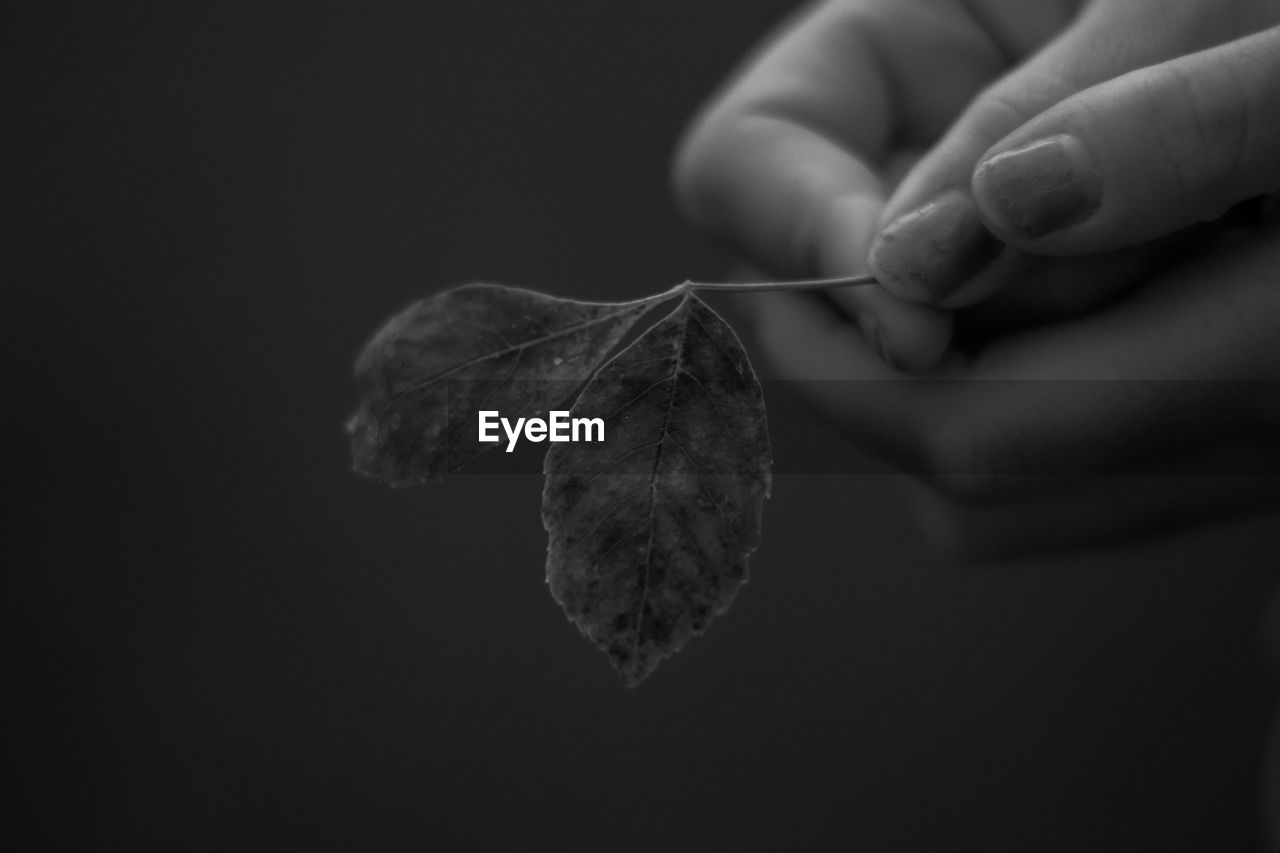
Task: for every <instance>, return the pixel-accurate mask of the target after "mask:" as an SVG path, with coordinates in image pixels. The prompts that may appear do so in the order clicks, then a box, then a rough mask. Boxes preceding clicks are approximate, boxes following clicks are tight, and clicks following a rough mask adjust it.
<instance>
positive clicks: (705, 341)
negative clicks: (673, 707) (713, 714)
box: [542, 295, 771, 686]
mask: <svg viewBox="0 0 1280 853" xmlns="http://www.w3.org/2000/svg"><path fill="white" fill-rule="evenodd" d="M570 416H571V417H603V418H604V419H605V441H604V442H602V443H596V444H586V443H577V444H568V443H566V444H555V445H552V448H551V450H550V452H549V453H548V454H547V459H546V466H545V471H546V485H545V489H544V491H543V497H542V521H543V526H544V527H546V529H547V532H548V534H549V545H548V549H547V582H548V583H549V584H550V586H551V594H552V596H553V597H554V598H555V599H556V601H558V602H559V603H560V604H561V606H563V607H564V609H565V612H566V614H567V615H568V616H569V618H570V619H572V620H573V622H574V623H575V624H577V626H578V628H579V629H581V631H582V632H583V634H585V635H586V636H587V637H588V638H589V639H590V640H591V641H592V642H594V643H595V644H596V645H597V646H599V647H600V648H601V649H602V650H604V651H605V652H606V653H607V654H608V655H609V659H610V661H611V662H612V664H613V666H614V668H615V669H617V670H618V673H619V674H620V675H621V676H622V680H623V682H624V683H625V684H626V685H627V686H634V685H636V684H638V683H639V682H640V681H642V680H643V679H644V678H645V677H646V676H648V675H649V673H651V672H652V671H653V669H654V668H655V667H656V666H657V665H658V664H659V663H660V662H661V660H662V659H663V658H664V657H667V656H668V655H671V654H674V653H675V652H677V651H679V650H680V648H681V647H683V646H684V644H685V643H686V642H687V641H688V639H689V637H690V636H692V635H694V634H700V633H701V632H702V631H703V630H704V629H705V628H706V627H707V624H708V623H709V622H710V621H711V619H713V618H714V617H716V616H718V615H719V614H721V613H723V612H725V610H727V609H728V607H729V605H730V604H731V603H732V602H733V599H734V596H735V595H736V594H737V591H738V588H739V587H740V586H741V585H742V584H743V583H745V582H746V580H747V557H748V555H750V554H751V552H752V551H754V550H755V549H756V546H757V545H758V544H759V541H760V516H761V512H762V510H763V507H764V501H765V498H767V497H768V495H769V482H770V475H769V467H770V464H771V456H770V450H769V436H768V429H767V423H766V419H765V410H764V398H763V395H762V393H761V390H760V383H759V382H758V381H757V380H756V377H755V373H754V372H753V371H752V369H751V365H750V363H749V362H748V361H747V356H746V353H745V352H743V349H742V346H741V344H739V342H738V339H737V337H736V336H735V335H734V333H733V330H732V329H730V328H729V326H728V325H727V324H726V323H725V322H724V321H723V320H722V319H720V317H719V316H717V315H716V314H715V312H714V311H712V310H711V309H710V308H709V307H708V306H707V305H706V303H704V302H703V301H702V300H700V299H698V298H697V297H695V296H692V295H686V296H685V298H684V299H683V301H682V302H681V303H680V305H679V306H678V307H677V308H676V309H675V310H674V311H673V312H672V313H671V314H670V315H669V316H667V317H666V318H665V319H663V320H661V321H660V322H658V323H657V324H655V325H654V326H653V328H651V329H649V330H648V331H647V332H646V333H645V334H644V335H642V336H641V337H640V338H638V339H637V340H636V341H635V342H634V343H633V344H632V345H631V346H629V347H628V348H626V349H625V350H623V351H622V352H621V353H619V354H618V355H617V356H615V357H614V358H613V359H612V360H611V361H610V362H609V363H608V364H606V365H605V366H604V367H603V368H601V370H600V372H599V373H598V374H597V375H596V376H595V377H594V378H593V379H592V380H591V382H590V383H589V384H588V385H587V387H586V388H585V389H583V392H582V394H581V396H579V398H578V400H577V402H576V403H575V404H574V406H573V410H572V413H571V415H570Z"/></svg>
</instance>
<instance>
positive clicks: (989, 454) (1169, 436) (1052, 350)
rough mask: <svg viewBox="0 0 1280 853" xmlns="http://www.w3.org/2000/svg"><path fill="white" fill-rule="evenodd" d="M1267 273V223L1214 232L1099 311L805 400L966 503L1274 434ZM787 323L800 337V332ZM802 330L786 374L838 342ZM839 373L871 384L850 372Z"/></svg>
mask: <svg viewBox="0 0 1280 853" xmlns="http://www.w3.org/2000/svg"><path fill="white" fill-rule="evenodd" d="M1277 268H1280V227H1276V226H1274V225H1273V226H1272V227H1270V228H1267V229H1263V230H1262V231H1260V232H1258V233H1256V234H1250V235H1248V236H1247V237H1242V236H1240V235H1238V234H1236V235H1229V236H1228V237H1226V238H1224V239H1222V240H1221V241H1220V242H1219V243H1218V244H1217V245H1215V246H1214V247H1212V248H1210V249H1207V250H1206V251H1205V252H1204V253H1203V254H1202V255H1200V256H1198V257H1197V261H1196V262H1195V263H1188V264H1184V265H1181V266H1179V267H1178V268H1177V270H1176V271H1171V272H1169V273H1167V274H1165V275H1164V276H1162V277H1161V278H1160V279H1159V280H1158V281H1154V282H1151V283H1150V284H1149V285H1148V286H1147V287H1145V288H1144V289H1143V290H1142V291H1140V292H1139V293H1137V294H1134V295H1133V296H1131V297H1130V298H1128V299H1126V300H1124V301H1123V302H1121V303H1119V304H1117V305H1114V306H1112V307H1111V308H1109V309H1107V310H1106V311H1102V312H1099V313H1096V314H1093V315H1090V316H1088V317H1085V318H1081V319H1078V320H1076V321H1074V322H1071V323H1063V324H1056V325H1052V326H1046V327H1044V328H1041V329H1036V330H1032V331H1029V332H1025V333H1023V334H1020V335H1014V336H1011V337H1009V338H1005V339H1001V340H1000V341H999V342H996V343H993V344H992V345H990V346H988V347H987V348H986V349H984V350H982V351H981V352H980V353H979V354H978V355H977V356H976V358H975V359H974V361H973V362H972V363H970V364H968V365H967V366H964V367H963V370H956V371H952V372H950V373H939V374H938V375H935V376H934V377H931V378H930V379H927V380H923V379H922V380H919V381H916V382H890V383H874V382H866V381H860V382H857V383H848V382H846V383H843V385H841V383H826V385H824V386H819V387H818V388H816V389H813V390H811V392H810V393H811V399H812V400H813V401H814V403H815V405H817V406H818V407H819V408H820V409H821V410H822V411H824V412H825V413H826V414H827V416H828V417H830V418H832V419H833V420H834V421H836V422H837V423H838V424H840V425H841V426H842V427H843V428H844V429H846V430H847V431H848V432H849V433H850V435H851V436H853V437H855V438H856V439H859V440H865V441H869V442H871V443H872V444H873V447H875V448H878V449H879V450H880V452H881V453H882V454H884V455H887V456H889V457H890V458H892V459H894V460H895V461H898V463H899V464H902V465H904V467H907V468H908V470H911V471H914V472H916V473H919V474H920V475H921V476H923V477H925V478H927V479H928V480H929V481H930V482H931V483H933V484H934V486H935V488H937V489H939V490H940V491H941V492H944V493H946V494H948V495H950V496H951V497H952V498H953V499H955V500H959V501H963V502H968V503H975V504H976V503H1000V502H1007V501H1012V500H1020V499H1022V498H1024V497H1026V496H1027V495H1030V494H1036V493H1040V492H1044V491H1052V490H1055V489H1058V488H1061V487H1062V486H1063V485H1064V483H1066V482H1068V481H1069V479H1070V476H1079V475H1095V474H1105V473H1108V472H1111V471H1115V470H1118V469H1121V468H1124V467H1126V466H1130V465H1132V464H1134V463H1135V460H1137V461H1142V460H1155V459H1159V458H1161V457H1166V456H1170V455H1177V454H1179V453H1182V452H1186V451H1187V450H1189V449H1191V448H1195V447H1199V446H1203V445H1205V444H1206V443H1209V444H1212V443H1215V442H1218V441H1220V440H1222V439H1223V438H1224V437H1229V436H1231V435H1233V434H1235V433H1237V432H1240V433H1244V432H1247V431H1251V430H1256V431H1261V432H1262V434H1264V435H1266V434H1270V435H1272V436H1274V434H1275V433H1276V431H1277V430H1280V354H1277V351H1276V349H1275V347H1274V341H1275V340H1276V339H1277V338H1280V288H1276V287H1275V286H1274V284H1273V282H1272V279H1271V276H1270V273H1271V271H1273V270H1275V269H1277ZM792 310H793V313H794V312H795V310H796V309H792ZM778 322H779V323H781V320H779V321H778ZM795 324H796V326H797V327H798V328H799V329H800V330H801V331H802V332H803V328H805V323H804V322H802V320H801V319H797V320H796V321H795ZM807 328H809V329H810V331H811V332H812V334H811V337H809V338H808V339H807V341H808V343H807V345H806V348H805V349H804V350H803V351H801V352H797V353H793V354H791V355H790V359H791V362H790V368H791V369H792V370H793V371H803V370H806V369H809V370H812V369H815V368H816V367H817V366H818V363H819V362H821V361H823V360H824V359H840V357H841V354H840V351H839V347H840V345H839V344H837V343H835V342H832V341H830V340H829V339H826V338H824V337H823V336H822V335H821V334H820V333H819V332H818V330H817V327H816V322H815V321H814V319H813V317H812V316H811V315H810V317H809V320H808V326H807ZM778 334H782V330H781V329H780V330H779V332H778ZM828 338H829V336H828ZM806 358H807V359H808V361H807V362H806V360H805V359H806ZM843 361H844V362H846V363H848V362H851V361H853V355H852V353H849V352H846V353H845V354H844V358H843ZM796 375H803V374H801V373H797V374H796ZM841 377H842V378H853V379H866V378H874V375H873V374H868V373H867V372H866V371H865V370H863V369H861V368H860V369H859V371H855V372H853V373H849V372H848V371H846V373H845V374H841ZM956 377H962V378H956ZM851 384H856V387H850V386H851ZM880 385H884V386H886V387H884V388H881V387H879V386H880ZM1268 430H1269V431H1270V432H1269V433H1268V432H1267V431H1268Z"/></svg>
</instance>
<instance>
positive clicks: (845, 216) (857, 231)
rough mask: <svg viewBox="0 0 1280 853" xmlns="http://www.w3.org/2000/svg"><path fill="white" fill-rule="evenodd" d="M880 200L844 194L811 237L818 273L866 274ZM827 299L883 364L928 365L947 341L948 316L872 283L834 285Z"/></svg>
mask: <svg viewBox="0 0 1280 853" xmlns="http://www.w3.org/2000/svg"><path fill="white" fill-rule="evenodd" d="M883 204H884V201H883V199H880V198H873V197H870V196H846V197H844V198H841V199H838V200H837V201H836V202H834V203H833V204H832V206H831V215H830V216H829V217H828V218H827V219H826V221H825V222H824V224H823V226H822V227H823V231H822V232H820V233H818V234H817V235H816V237H817V244H818V257H819V269H820V270H821V273H820V274H821V275H825V276H842V275H857V274H860V273H865V272H866V257H867V248H868V247H869V246H870V244H871V238H872V237H873V236H874V235H875V228H876V223H877V222H879V219H880V208H881V207H882V206H883ZM826 293H827V297H828V298H829V299H830V300H831V301H832V302H833V303H835V304H836V305H837V306H839V307H840V308H841V309H842V310H843V311H844V313H845V314H846V315H847V316H848V317H850V318H852V319H853V320H854V321H855V322H856V323H857V324H858V327H859V328H860V329H861V330H862V335H863V338H864V339H865V340H866V341H868V342H869V343H870V344H871V345H872V346H873V347H874V348H875V350H876V352H877V353H878V354H879V356H880V358H881V360H883V361H884V362H885V363H886V364H888V365H890V366H892V367H894V368H898V369H902V370H907V371H921V370H926V369H928V368H931V367H933V366H934V365H935V364H937V363H938V361H939V360H940V359H941V358H942V356H943V354H944V353H945V352H946V349H947V345H948V343H949V342H950V340H951V327H952V315H951V312H949V311H942V310H939V309H936V308H933V307H931V306H928V305H920V304H916V303H912V302H907V301H905V300H903V299H899V298H898V297H896V296H894V295H893V294H891V293H889V292H888V291H887V290H885V289H884V288H882V287H878V286H869V287H864V286H857V287H837V288H832V289H830V290H828V291H827V292H826Z"/></svg>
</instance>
